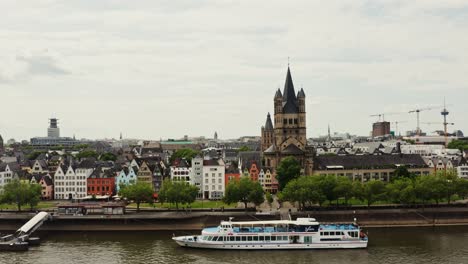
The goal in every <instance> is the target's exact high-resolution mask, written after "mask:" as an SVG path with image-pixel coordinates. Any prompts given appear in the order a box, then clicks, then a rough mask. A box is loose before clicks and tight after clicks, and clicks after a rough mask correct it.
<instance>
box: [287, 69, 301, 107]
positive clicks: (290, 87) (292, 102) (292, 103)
mask: <svg viewBox="0 0 468 264" xmlns="http://www.w3.org/2000/svg"><path fill="white" fill-rule="evenodd" d="M283 110H284V113H286V114H291V113H297V112H299V108H298V107H297V98H296V92H295V91H294V84H293V81H292V77H291V70H290V69H289V66H288V73H287V75H286V82H285V83H284V91H283Z"/></svg>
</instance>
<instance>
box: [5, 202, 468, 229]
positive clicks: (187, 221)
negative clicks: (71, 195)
mask: <svg viewBox="0 0 468 264" xmlns="http://www.w3.org/2000/svg"><path fill="white" fill-rule="evenodd" d="M290 215H291V217H292V219H295V218H296V217H308V216H310V217H314V218H316V219H317V220H318V221H319V222H321V223H331V222H352V221H353V220H354V219H356V220H357V222H358V224H360V225H361V226H363V227H403V226H444V225H468V207H444V208H417V209H411V208H409V209H359V210H332V211H331V210H314V211H305V212H291V213H290ZM33 216H34V213H11V212H9V213H5V212H2V213H0V230H2V231H14V230H16V229H18V228H19V227H20V226H21V225H23V224H24V223H25V222H27V221H28V220H29V219H30V218H31V217H33ZM229 217H234V221H253V220H278V219H281V218H282V219H288V218H289V214H288V212H282V213H281V212H280V211H274V212H263V213H255V212H174V211H172V212H140V213H135V212H130V213H128V214H125V215H112V216H106V215H84V216H68V215H53V219H52V220H50V221H46V222H45V223H44V224H43V226H42V227H41V228H40V230H43V231H137V230H141V231H177V230H187V231H198V230H200V229H202V228H204V227H207V226H216V225H218V224H219V222H220V221H221V220H228V219H229Z"/></svg>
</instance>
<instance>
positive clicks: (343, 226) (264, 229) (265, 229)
mask: <svg viewBox="0 0 468 264" xmlns="http://www.w3.org/2000/svg"><path fill="white" fill-rule="evenodd" d="M219 230H220V228H219V227H207V228H204V229H203V232H206V233H218V232H219ZM319 230H331V231H335V230H359V228H358V226H356V225H354V224H324V225H320V227H319ZM294 231H295V230H294V228H291V227H290V228H289V229H288V228H286V227H270V226H268V227H234V228H233V232H234V233H276V232H294Z"/></svg>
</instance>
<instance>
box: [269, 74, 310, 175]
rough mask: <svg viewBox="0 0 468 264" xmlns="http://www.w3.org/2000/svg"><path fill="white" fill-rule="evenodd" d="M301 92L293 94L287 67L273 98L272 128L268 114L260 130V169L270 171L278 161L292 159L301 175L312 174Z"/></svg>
mask: <svg viewBox="0 0 468 264" xmlns="http://www.w3.org/2000/svg"><path fill="white" fill-rule="evenodd" d="M305 97H306V96H305V92H304V89H302V88H301V89H300V90H299V91H298V93H297V94H296V92H295V89H294V84H293V80H292V77H291V70H290V68H289V66H288V72H287V74H286V81H285V83H284V89H283V93H281V90H280V89H278V90H277V91H276V94H275V96H274V99H273V101H274V127H272V125H271V117H270V114H268V115H267V121H266V124H265V126H263V127H262V151H263V160H264V166H265V167H266V168H267V169H270V170H271V171H272V172H276V167H277V166H278V164H279V162H280V161H281V159H282V158H284V157H287V156H293V157H295V158H296V159H297V160H299V161H300V162H301V165H302V166H303V173H304V174H306V175H307V174H310V173H311V172H312V156H313V155H312V151H311V148H309V147H308V146H307V133H306V132H307V129H306V107H305Z"/></svg>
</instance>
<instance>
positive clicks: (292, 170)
mask: <svg viewBox="0 0 468 264" xmlns="http://www.w3.org/2000/svg"><path fill="white" fill-rule="evenodd" d="M276 174H277V176H276V178H277V180H278V184H279V190H280V191H281V190H283V188H284V187H286V185H287V184H288V182H289V181H291V180H293V179H297V178H298V177H299V176H300V174H301V165H300V164H299V161H298V160H296V159H295V158H294V157H292V156H289V157H286V158H284V159H283V160H281V162H280V163H279V165H278V168H277V170H276Z"/></svg>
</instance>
